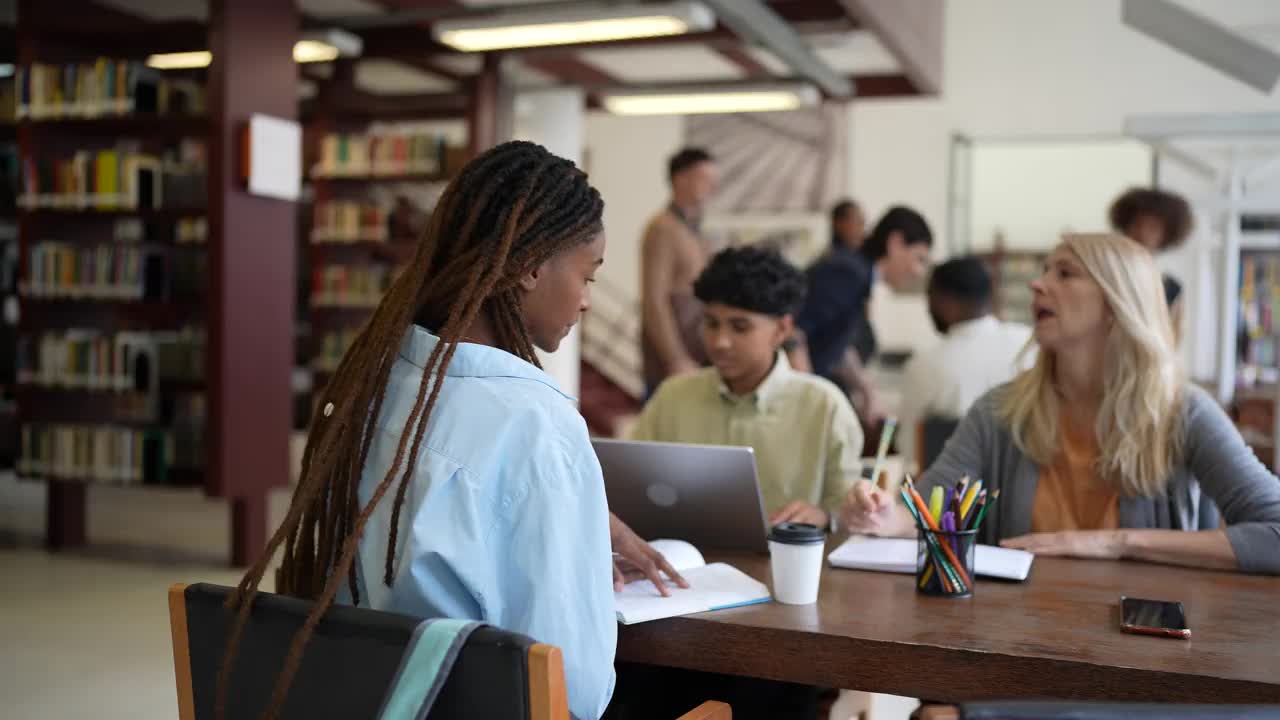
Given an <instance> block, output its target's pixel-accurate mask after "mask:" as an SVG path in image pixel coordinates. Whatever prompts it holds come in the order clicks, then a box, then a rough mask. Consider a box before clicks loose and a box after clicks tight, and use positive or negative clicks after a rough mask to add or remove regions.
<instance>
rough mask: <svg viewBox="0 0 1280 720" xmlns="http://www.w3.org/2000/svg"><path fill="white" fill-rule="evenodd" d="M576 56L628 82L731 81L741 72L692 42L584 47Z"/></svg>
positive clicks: (716, 54)
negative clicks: (595, 48) (605, 48)
mask: <svg viewBox="0 0 1280 720" xmlns="http://www.w3.org/2000/svg"><path fill="white" fill-rule="evenodd" d="M578 56H579V58H580V59H581V60H582V61H583V62H586V63H587V64H589V65H594V66H595V67H597V68H599V69H601V70H603V71H604V72H606V73H609V74H610V75H612V76H613V77H615V78H617V79H618V80H620V81H622V82H629V83H661V82H682V81H689V80H734V79H737V78H740V77H743V76H744V75H745V73H744V72H743V71H742V68H740V67H738V66H737V65H736V64H734V63H733V62H732V61H730V60H729V59H728V58H726V57H725V56H723V55H721V54H720V53H718V52H716V51H715V50H711V49H708V48H707V47H705V46H703V45H696V44H693V43H689V44H687V45H686V44H671V45H665V44H664V45H658V46H656V47H649V48H635V47H632V48H617V49H613V50H584V51H582V52H580V53H578Z"/></svg>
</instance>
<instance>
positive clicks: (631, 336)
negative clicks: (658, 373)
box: [582, 278, 644, 400]
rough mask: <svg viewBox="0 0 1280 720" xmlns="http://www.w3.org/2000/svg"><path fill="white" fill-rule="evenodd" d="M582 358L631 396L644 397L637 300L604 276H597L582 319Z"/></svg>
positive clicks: (638, 302)
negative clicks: (587, 307)
mask: <svg viewBox="0 0 1280 720" xmlns="http://www.w3.org/2000/svg"><path fill="white" fill-rule="evenodd" d="M582 359H583V360H584V361H586V362H588V363H590V364H591V365H592V366H593V367H595V369H596V370H598V371H599V372H600V373H601V374H603V375H604V376H605V377H607V378H608V379H609V380H610V381H611V382H613V384H615V385H617V386H618V387H619V388H621V389H622V390H624V391H625V392H626V393H628V394H629V395H631V397H632V398H634V399H637V400H639V399H640V398H643V397H644V360H643V356H642V355H641V352H640V301H639V300H637V299H636V298H634V297H632V296H631V294H630V293H629V292H627V291H626V290H624V289H622V288H620V287H618V286H617V285H615V284H613V283H610V282H609V281H607V280H604V279H603V278H597V281H596V284H595V286H594V287H593V288H592V294H591V311H590V312H588V313H587V314H586V315H585V316H583V318H582Z"/></svg>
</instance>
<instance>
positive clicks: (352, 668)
mask: <svg viewBox="0 0 1280 720" xmlns="http://www.w3.org/2000/svg"><path fill="white" fill-rule="evenodd" d="M231 592H232V588H227V587H221V586H218V585H208V584H198V585H175V586H173V587H172V588H171V589H170V591H169V621H170V626H171V629H172V632H173V653H174V670H175V675H176V676H177V685H178V710H179V718H180V720H213V718H214V706H215V703H216V696H217V686H218V672H219V670H220V669H221V667H222V660H223V653H224V651H225V649H226V643H227V637H228V634H229V633H230V631H231V628H232V627H233V622H234V620H235V616H234V614H233V613H232V612H231V611H229V610H227V609H226V608H225V607H224V605H225V603H226V600H227V598H228V597H229V596H230V594H231ZM310 609H311V603H308V602H306V601H303V600H298V599H295V598H288V597H284V596H281V595H272V594H270V593H259V594H258V596H257V598H256V599H255V600H254V604H253V609H252V611H251V613H250V615H249V623H248V626H247V627H246V629H245V632H244V635H243V636H242V640H241V643H240V651H239V652H238V653H237V655H236V660H235V665H234V669H233V673H232V680H231V687H230V692H228V694H227V717H228V718H254V717H257V716H258V715H259V714H260V713H261V712H262V710H264V709H265V708H266V707H267V705H268V704H269V703H270V699H271V692H272V690H273V688H274V687H275V683H276V678H277V676H278V675H279V672H280V669H281V668H282V667H283V666H284V660H285V656H286V655H287V653H288V649H289V644H290V642H291V641H292V639H293V636H294V633H295V632H297V631H298V629H299V628H301V627H302V624H303V622H304V621H305V619H306V617H307V613H308V611H309V610H310ZM422 622H423V620H422V619H421V618H413V617H408V616H405V615H398V614H395V613H387V612H379V611H376V610H366V609H363V608H353V607H340V606H335V607H333V608H331V609H330V610H329V611H328V612H326V613H325V615H324V617H323V618H322V619H321V621H320V623H319V624H318V625H317V626H316V629H315V633H314V634H313V635H312V637H311V639H310V641H309V642H308V643H307V646H306V648H305V651H304V653H303V656H302V663H301V665H300V666H299V669H298V673H297V675H296V676H295V678H294V681H293V684H292V686H291V687H290V690H289V695H288V699H287V700H286V702H285V704H284V708H283V710H282V712H281V713H280V715H279V717H280V719H281V720H292V719H293V718H317V717H344V718H347V717H349V718H369V719H370V720H373V719H374V718H377V717H378V712H379V710H380V708H381V707H382V703H383V699H384V698H385V697H386V695H387V692H388V690H389V689H390V687H391V683H392V680H393V679H394V677H395V675H396V671H397V669H398V668H399V666H400V662H401V659H402V658H403V657H404V654H405V652H406V650H407V649H409V647H410V642H411V640H412V638H413V635H414V631H415V630H416V629H417V627H418V626H419V625H420V624H421V623H422ZM424 690H425V688H424ZM568 716H569V712H568V704H567V699H566V691H565V683H564V665H563V661H562V659H561V656H560V651H559V649H557V648H555V647H553V646H550V645H540V644H537V643H534V642H533V641H532V640H530V639H529V638H527V637H525V636H523V635H518V634H516V633H510V632H505V631H502V630H498V629H496V628H491V627H487V626H486V627H481V628H479V629H477V630H476V631H475V632H474V633H472V634H471V636H470V637H469V638H468V639H467V642H466V644H465V645H464V646H463V648H462V650H461V652H460V653H459V655H458V658H457V661H456V662H455V663H454V666H453V670H452V672H450V674H449V677H448V679H447V680H446V681H445V684H444V686H443V687H442V688H441V690H440V694H439V696H438V697H437V699H436V702H435V704H434V706H433V707H432V710H431V712H430V714H429V715H428V718H430V720H452V719H453V718H466V717H485V718H499V719H502V720H562V719H563V720H567V718H568Z"/></svg>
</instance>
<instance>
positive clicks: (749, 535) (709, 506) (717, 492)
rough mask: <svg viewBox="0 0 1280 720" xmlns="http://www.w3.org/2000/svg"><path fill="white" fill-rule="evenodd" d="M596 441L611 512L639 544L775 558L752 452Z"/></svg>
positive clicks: (668, 444)
mask: <svg viewBox="0 0 1280 720" xmlns="http://www.w3.org/2000/svg"><path fill="white" fill-rule="evenodd" d="M591 442H592V444H593V445H595V449H596V456H597V457H599V458H600V466H601V468H603V470H604V489H605V494H606V495H607V496H608V498H609V509H610V510H612V511H613V513H614V514H615V515H617V516H618V517H619V518H620V519H621V520H622V521H623V522H625V523H626V524H627V525H629V526H631V529H632V530H635V531H636V534H638V535H639V536H640V537H642V538H644V539H646V540H654V539H657V538H674V539H676V540H684V541H685V542H688V543H691V544H692V545H693V546H694V547H696V548H698V549H699V550H703V551H705V550H706V549H707V548H716V549H721V550H749V551H752V552H762V553H763V552H768V551H769V543H768V541H767V540H766V537H765V536H766V533H767V520H766V518H765V514H764V502H763V501H762V500H761V499H760V484H759V482H758V481H757V480H756V458H755V454H754V453H753V452H752V450H751V448H749V447H722V446H717V445H682V444H676V443H655V442H635V441H630V440H603V439H596V440H592V441H591Z"/></svg>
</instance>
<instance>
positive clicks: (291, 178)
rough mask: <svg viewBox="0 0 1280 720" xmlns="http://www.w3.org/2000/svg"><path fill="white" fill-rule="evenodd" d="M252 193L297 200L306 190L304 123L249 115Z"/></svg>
mask: <svg viewBox="0 0 1280 720" xmlns="http://www.w3.org/2000/svg"><path fill="white" fill-rule="evenodd" d="M248 185H249V192H250V193H251V194H253V195H263V196H265V197H273V198H279V199H281V200H297V199H298V196H299V195H300V194H301V193H302V126H301V125H299V124H298V123H297V122H296V121H294V120H285V119H284V118H278V117H271V116H270V115H259V114H254V115H251V116H250V117H249V183H248Z"/></svg>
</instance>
